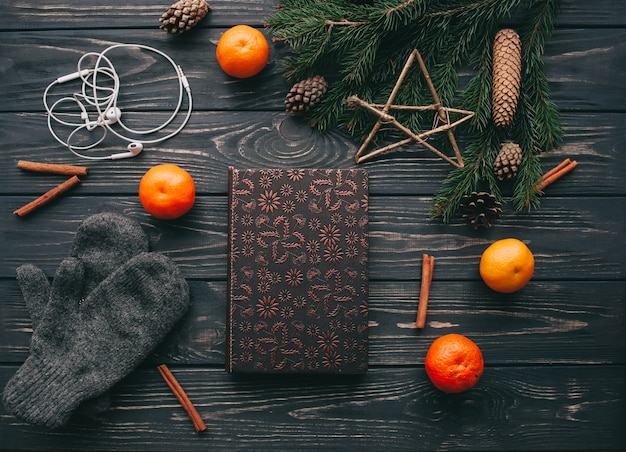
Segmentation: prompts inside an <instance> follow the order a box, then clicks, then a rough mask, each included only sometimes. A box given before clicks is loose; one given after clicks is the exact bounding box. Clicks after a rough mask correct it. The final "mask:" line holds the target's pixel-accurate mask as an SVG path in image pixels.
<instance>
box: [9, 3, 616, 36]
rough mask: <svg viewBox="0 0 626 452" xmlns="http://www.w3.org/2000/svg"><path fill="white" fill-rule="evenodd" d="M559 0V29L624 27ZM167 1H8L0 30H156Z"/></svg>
mask: <svg viewBox="0 0 626 452" xmlns="http://www.w3.org/2000/svg"><path fill="white" fill-rule="evenodd" d="M172 3H173V1H172ZM561 3H562V5H561V9H560V12H559V16H558V17H559V21H558V24H559V26H560V27H571V26H585V27H590V26H595V27H597V26H605V27H606V26H615V27H617V26H623V25H626V21H625V19H626V10H625V9H624V3H623V2H621V1H620V0H598V1H594V2H584V1H579V0H564V1H562V2H561ZM209 4H210V5H211V7H212V9H211V12H210V13H209V15H208V16H207V18H206V19H205V20H204V21H203V22H202V24H201V25H200V26H201V27H202V28H205V27H214V26H218V27H221V26H225V25H234V24H236V23H246V24H248V25H256V26H262V25H263V19H264V18H265V17H266V16H269V15H270V14H271V13H272V12H273V10H274V8H276V1H275V0H252V1H248V2H246V4H245V6H243V7H242V6H241V4H239V3H238V2H232V1H228V0H211V1H210V2H209ZM168 5H169V3H168V2H164V3H155V2H154V1H150V0H137V1H134V2H133V3H132V5H129V4H128V3H125V2H120V1H112V0H109V1H102V2H98V4H97V5H90V4H85V2H81V1H79V0H67V1H64V2H63V3H61V4H59V3H58V2H54V1H50V0H47V1H41V2H37V1H32V0H30V1H28V0H27V1H21V2H12V3H9V4H7V5H5V6H4V7H3V12H4V14H3V15H2V16H0V29H2V30H4V31H8V30H25V29H27V30H33V29H49V28H51V27H54V28H72V29H79V28H87V29H88V28H147V27H153V28H158V25H159V23H158V18H159V17H160V16H161V14H162V13H163V12H164V11H165V9H166V7H167V6H168ZM103 10H106V16H105V15H103V14H102V11H103Z"/></svg>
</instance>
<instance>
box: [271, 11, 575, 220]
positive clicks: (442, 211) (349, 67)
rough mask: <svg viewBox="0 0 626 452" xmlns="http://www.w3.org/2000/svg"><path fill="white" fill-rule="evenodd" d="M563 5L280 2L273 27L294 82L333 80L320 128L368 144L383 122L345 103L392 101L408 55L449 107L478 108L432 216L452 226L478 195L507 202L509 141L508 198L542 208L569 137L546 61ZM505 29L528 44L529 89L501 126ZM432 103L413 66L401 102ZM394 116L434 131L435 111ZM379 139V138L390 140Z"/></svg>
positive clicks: (525, 76) (525, 75) (320, 110)
mask: <svg viewBox="0 0 626 452" xmlns="http://www.w3.org/2000/svg"><path fill="white" fill-rule="evenodd" d="M559 5H560V1H559V0H440V1H429V0H371V1H370V2H368V3H364V4H355V3H351V2H350V1H349V0H284V1H282V0H281V2H280V4H279V7H278V8H277V10H276V12H275V13H274V14H272V15H271V16H270V17H269V18H267V20H266V24H267V26H268V28H269V30H270V31H271V32H272V34H273V36H274V39H275V40H278V41H282V42H285V43H287V44H288V45H289V46H290V48H291V50H292V52H291V54H290V55H289V56H288V57H287V58H285V61H284V63H285V67H284V76H285V78H286V79H287V80H288V81H291V82H296V81H299V80H302V79H305V78H307V77H310V76H312V75H315V74H321V75H324V76H325V77H326V78H327V80H329V82H330V83H329V87H328V91H327V93H326V95H325V96H324V98H323V99H322V101H321V102H320V103H319V104H317V105H316V107H315V108H314V109H313V110H312V111H311V112H310V113H309V116H308V120H309V122H310V123H311V124H312V125H314V126H315V127H317V128H318V129H320V130H322V131H324V130H329V129H331V128H334V127H341V128H344V129H345V130H347V131H349V132H350V133H351V134H352V135H353V136H354V137H355V138H356V139H363V137H364V136H365V135H366V134H367V133H368V132H369V130H370V129H371V127H372V125H373V124H374V122H375V121H376V118H373V117H372V116H371V115H369V114H367V113H366V112H362V111H355V110H354V109H352V108H350V107H348V106H347V105H346V104H345V99H346V98H347V97H348V96H350V95H357V96H359V97H360V98H361V99H363V100H365V101H367V102H372V103H381V104H382V103H385V101H386V100H387V98H388V97H389V94H390V93H391V91H392V89H393V86H394V85H395V83H396V81H397V79H398V75H399V73H400V71H401V70H402V67H403V66H404V64H405V62H406V59H407V58H408V56H409V55H410V53H411V52H412V51H413V50H414V49H418V50H419V51H420V53H421V54H422V56H423V58H424V61H425V64H426V66H427V68H428V70H429V73H430V76H431V78H432V82H433V84H434V85H435V87H436V89H437V92H438V94H439V97H440V99H441V101H442V103H443V105H447V106H450V107H452V106H454V104H455V103H458V105H460V107H459V108H463V109H466V110H471V111H474V112H475V116H474V118H472V121H471V122H470V123H469V124H467V125H464V126H461V127H459V128H458V129H459V130H457V134H463V133H465V134H466V140H465V143H466V144H465V150H464V155H463V160H464V162H465V166H464V167H462V168H454V169H452V170H451V171H450V173H449V175H448V177H447V178H446V179H445V180H444V181H443V184H442V186H441V188H440V189H439V191H438V192H437V193H436V194H435V196H434V203H433V208H432V211H431V214H432V215H433V216H434V217H441V218H442V220H443V221H444V222H449V221H451V220H452V219H453V218H454V216H455V214H456V213H458V208H459V203H460V201H461V198H462V197H463V195H465V194H469V193H471V192H472V191H478V190H487V191H489V192H491V193H492V194H493V195H495V196H496V198H497V199H498V200H499V201H500V202H504V196H503V194H502V193H501V187H500V186H499V184H498V181H497V179H496V177H495V174H494V171H493V162H494V160H495V158H496V156H497V154H498V152H499V149H500V146H501V143H502V142H504V141H507V140H509V141H514V142H516V143H518V144H519V145H520V147H521V148H522V150H523V159H522V163H521V165H520V168H519V169H518V174H517V177H516V178H515V179H514V181H515V182H514V186H513V190H512V195H511V200H512V202H513V204H514V206H515V208H516V210H518V211H521V210H527V209H530V208H537V207H539V202H540V196H541V192H538V191H537V190H536V184H537V182H538V181H539V179H540V178H541V174H542V173H541V165H540V163H539V155H540V153H541V152H546V151H549V150H551V149H554V148H555V147H558V146H559V145H560V144H561V142H562V140H563V130H562V126H561V123H560V117H559V112H558V109H557V107H556V106H555V105H554V103H553V102H552V100H551V98H550V88H549V86H548V81H547V77H546V74H545V70H544V65H543V61H542V59H541V57H542V55H543V52H544V49H545V46H546V44H547V43H548V41H549V39H550V37H551V35H552V31H553V29H554V25H555V23H556V17H557V14H558V10H559ZM505 23H506V24H507V25H504V24H505ZM505 26H506V27H511V28H514V29H515V30H516V31H517V32H518V33H519V34H520V37H521V40H522V86H521V93H520V99H519V103H518V110H517V112H516V115H515V120H514V123H513V124H512V125H511V126H510V127H508V128H506V129H505V130H499V129H497V128H496V127H495V126H494V124H493V121H492V119H491V82H492V74H491V72H492V55H491V53H492V47H493V38H494V36H495V33H496V32H497V31H498V30H499V29H500V28H504V27H505ZM461 68H463V69H464V70H467V69H468V68H470V69H471V70H473V71H475V75H473V76H472V77H471V78H470V80H469V82H467V84H466V86H465V87H459V76H458V74H459V70H460V69H461ZM432 102H433V100H432V98H431V95H430V91H429V89H428V86H427V84H426V81H425V80H424V77H423V75H422V74H421V71H420V70H419V68H418V67H417V64H416V65H415V68H411V71H410V73H409V75H408V76H407V78H406V79H405V82H404V84H403V86H402V88H401V90H400V92H399V93H398V95H397V97H396V100H395V103H396V104H401V105H427V104H430V103H432ZM394 116H395V117H396V119H398V120H399V121H400V122H401V123H403V124H405V125H406V126H408V127H410V128H411V130H414V131H416V132H419V131H420V130H422V128H426V127H431V125H432V124H431V123H429V121H432V115H426V114H423V113H422V114H420V113H415V112H412V113H411V112H396V111H394ZM378 135H379V136H377V137H376V139H377V140H385V138H389V137H388V136H387V135H385V134H384V133H380V134H378Z"/></svg>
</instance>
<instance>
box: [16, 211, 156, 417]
mask: <svg viewBox="0 0 626 452" xmlns="http://www.w3.org/2000/svg"><path fill="white" fill-rule="evenodd" d="M148 247H149V241H148V237H147V236H146V234H145V233H144V232H143V229H142V228H141V226H140V225H139V223H137V222H135V221H133V220H131V219H130V218H127V217H125V216H123V215H119V214H116V213H99V214H96V215H92V216H90V217H88V218H86V219H85V220H84V221H83V222H82V223H81V224H80V225H79V226H78V230H77V231H76V237H75V238H74V242H73V243H72V248H71V251H70V256H71V258H75V259H78V260H80V261H82V264H83V267H84V272H85V278H84V281H83V285H82V290H80V291H78V292H77V293H76V296H77V297H78V298H77V299H78V300H80V299H81V298H85V297H86V296H87V295H88V294H89V292H91V291H92V290H93V289H94V288H95V287H96V286H97V285H98V284H100V282H102V281H103V280H104V278H106V277H107V276H109V275H110V274H111V273H113V272H114V271H115V270H116V269H117V268H119V267H120V266H122V264H124V263H125V262H127V261H128V260H129V259H130V258H132V257H133V256H136V255H138V254H140V253H142V252H146V251H148ZM16 274H17V282H18V284H19V286H20V289H21V291H22V295H23V296H24V301H25V302H26V306H27V308H28V311H29V313H30V317H31V319H32V322H33V330H35V329H37V328H38V326H39V322H40V320H41V317H42V316H43V312H44V309H45V307H46V305H47V304H48V299H49V297H50V284H49V282H48V279H47V277H46V275H45V274H44V272H43V271H42V270H41V269H39V268H38V267H36V266H34V265H30V264H26V265H22V266H20V267H18V268H17V270H16ZM73 305H76V303H75V302H73ZM110 404H111V401H110V397H109V394H102V395H101V396H99V397H97V398H95V399H93V400H88V401H85V403H83V404H82V405H81V407H80V410H81V411H82V412H83V413H85V414H94V413H101V412H103V411H106V410H107V409H108V408H109V406H110Z"/></svg>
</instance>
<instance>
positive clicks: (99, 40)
mask: <svg viewBox="0 0 626 452" xmlns="http://www.w3.org/2000/svg"><path fill="white" fill-rule="evenodd" d="M5 3H7V2H5ZM275 3H276V2H275V1H274V0H255V1H252V2H237V1H228V0H221V1H215V0H213V1H211V5H212V6H213V10H212V12H211V13H210V15H209V17H208V18H207V20H205V21H204V22H203V24H202V26H201V28H200V29H198V30H195V31H194V32H193V33H189V34H187V35H186V36H181V37H177V38H174V37H171V36H167V35H166V34H165V33H164V32H162V31H161V30H159V29H158V20H157V19H158V17H159V16H160V15H161V13H162V12H163V11H164V10H165V8H166V7H167V6H168V5H167V4H161V3H158V2H154V1H149V0H139V1H136V2H131V3H130V4H128V3H125V2H119V1H114V0H108V1H106V0H103V1H101V2H84V1H78V0H67V1H66V2H62V3H58V2H53V1H50V0H42V1H32V0H30V1H29V0H24V1H21V2H10V3H7V4H6V5H4V6H3V7H2V13H1V14H0V30H1V31H0V36H1V39H0V74H1V76H0V95H1V98H2V104H1V106H0V124H1V125H0V149H1V152H0V168H2V170H1V171H2V183H1V184H0V185H1V188H0V209H1V215H0V249H1V250H2V251H1V259H0V386H1V387H4V385H5V384H6V382H7V380H8V379H9V378H10V376H11V375H13V373H14V372H15V371H16V370H17V368H18V367H19V366H20V364H21V363H22V362H23V361H24V360H25V359H26V357H27V355H28V345H29V339H30V336H31V332H32V330H31V322H30V319H29V317H28V315H27V311H26V308H25V305H24V302H23V299H22V296H21V293H20V291H19V289H18V285H17V283H16V280H15V268H16V267H17V266H19V265H21V264H24V263H27V262H30V263H34V264H37V265H39V266H41V267H42V268H43V269H44V270H45V272H46V274H47V275H49V276H50V277H52V275H53V274H54V271H55V269H56V268H57V266H58V264H59V262H60V261H61V259H62V258H63V257H65V256H66V255H67V253H68V251H69V246H70V244H71V242H72V239H73V237H74V233H75V231H76V227H77V225H78V224H79V222H80V221H81V220H82V219H83V218H85V217H86V216H88V215H90V214H93V213H96V212H101V211H115V212H121V213H124V214H126V215H128V216H130V217H132V218H134V219H136V220H138V221H139V222H140V223H141V224H142V226H143V227H144V228H145V230H146V231H147V233H148V234H149V236H150V238H151V242H152V248H153V249H154V250H156V251H160V252H163V253H165V254H167V255H168V256H170V257H171V258H172V259H174V260H175V261H176V263H177V264H178V265H179V266H180V267H181V269H182V270H183V272H184V275H185V277H186V278H187V279H188V281H189V284H190V287H191V296H192V306H191V309H190V311H189V312H188V314H187V316H186V317H185V319H184V320H183V321H182V323H181V324H180V325H179V326H178V327H177V328H176V329H175V331H174V332H173V333H172V334H171V335H170V336H168V338H167V339H166V341H165V343H164V344H162V345H161V346H160V347H159V348H158V349H157V350H156V352H155V353H154V354H153V355H152V356H151V357H150V358H149V359H148V360H147V361H146V362H145V363H144V364H143V365H142V366H140V368H139V369H137V370H136V371H134V372H133V373H132V374H131V375H130V376H129V377H127V378H126V379H124V380H123V381H122V382H121V383H120V384H119V385H118V386H116V387H115V388H114V390H113V399H112V404H113V406H112V409H111V410H110V411H109V412H107V413H105V414H102V415H101V416H99V417H98V418H97V419H89V418H80V417H79V418H75V419H72V421H71V423H70V424H69V425H68V426H67V427H65V428H63V429H61V430H59V431H55V432H46V431H42V430H39V429H37V428H34V427H32V426H29V425H27V424H25V423H23V422H21V421H20V420H18V419H16V418H14V417H12V416H11V415H9V414H8V413H7V412H6V411H5V410H4V408H3V407H2V408H0V438H1V440H0V447H2V448H7V449H11V450H18V449H24V450H35V449H55V450H75V449H76V450H90V449H94V450H149V451H155V450H214V449H228V450H230V449H236V448H242V449H253V450H256V449H318V448H319V449H343V450H351V449H370V450H397V449H406V450H442V449H450V450H464V449H472V450H476V449H478V450H504V449H515V450H530V449H543V450H546V449H547V450H575V449H580V450H607V449H608V450H617V449H626V439H625V437H626V435H625V434H624V427H626V421H625V419H626V410H625V404H626V384H625V376H626V321H625V314H626V270H625V268H626V255H625V253H624V250H625V246H624V245H625V244H626V241H625V238H624V237H625V233H626V230H625V224H626V222H625V220H626V215H625V212H626V188H625V187H626V185H625V184H624V176H625V175H626V163H625V162H626V154H625V153H624V141H625V139H626V108H625V107H624V105H626V90H624V82H625V81H626V3H625V2H623V1H621V0H596V1H594V2H588V1H584V0H564V1H563V6H562V10H561V13H560V15H559V24H558V27H557V29H556V31H555V33H554V35H553V38H552V39H551V41H550V43H549V45H548V46H547V48H546V52H545V56H544V61H545V64H546V70H547V73H548V76H549V81H550V86H551V89H552V93H553V97H554V100H555V102H556V103H557V105H558V107H559V108H560V110H561V113H562V121H563V125H564V129H565V133H566V136H565V141H564V144H563V146H562V148H560V149H558V150H556V151H553V152H551V153H549V154H546V155H545V156H544V157H543V158H542V164H543V165H544V167H545V168H546V169H547V168H550V167H552V166H554V165H556V164H557V163H558V162H560V161H561V160H563V159H564V158H566V157H570V158H574V159H576V160H577V161H578V162H579V167H578V168H577V169H576V170H575V171H574V172H573V173H571V174H570V175H568V176H566V177H565V178H564V179H562V180H560V181H559V182H557V183H555V184H554V185H552V186H550V187H549V189H547V193H546V196H545V198H544V199H543V202H542V205H541V208H540V209H539V210H533V211H531V212H530V213H515V212H514V211H513V210H512V207H507V208H506V209H505V212H504V216H503V218H501V219H500V220H499V221H497V224H496V226H495V227H493V228H492V229H490V230H486V231H485V230H480V231H473V230H472V229H470V228H469V227H468V226H467V225H465V224H463V223H461V222H453V223H452V224H442V223H441V222H440V221H439V220H431V219H429V217H428V210H429V207H430V203H431V199H432V195H433V194H434V193H435V192H436V191H437V189H438V188H439V187H440V184H441V182H442V180H443V178H444V177H445V175H446V174H447V172H448V171H449V170H450V168H449V166H448V165H447V164H446V163H444V162H442V161H440V160H438V159H437V158H433V157H432V156H431V155H429V154H428V153H427V152H426V151H424V150H421V149H419V148H415V149H414V150H413V151H411V152H406V153H402V154H398V155H396V156H395V157H394V158H389V159H383V160H380V161H376V162H372V163H368V164H365V165H361V166H362V167H363V168H365V169H367V170H368V171H369V174H370V205H371V211H370V212H371V213H370V215H371V218H370V220H371V223H370V237H371V247H370V250H371V252H370V262H371V267H370V274H371V283H370V290H371V299H370V338H371V341H370V352H369V353H370V354H369V360H370V370H369V372H368V373H367V374H366V375H365V376H363V377H358V378H356V377H355V378H319V377H316V378H312V377H306V376H300V377H294V378H278V377H260V376H257V377H247V378H246V377H242V376H234V375H229V374H227V373H226V372H225V371H224V370H223V366H224V326H225V288H226V228H227V224H226V220H227V211H226V174H227V168H228V166H229V165H234V166H237V167H274V166H279V167H285V168H286V167H325V168H331V167H340V168H344V167H353V166H354V163H353V157H354V154H355V152H356V149H357V147H358V143H355V142H354V141H353V140H352V139H351V138H350V137H349V136H347V135H346V134H344V133H342V132H340V131H331V132H330V133H328V134H325V135H321V134H319V133H317V132H314V131H312V130H311V129H310V128H309V127H308V126H307V125H306V124H303V123H302V122H300V121H298V120H296V119H293V118H290V117H288V116H286V115H285V113H284V112H283V98H284V95H285V93H286V91H287V90H288V88H289V86H288V84H287V83H286V82H285V81H284V80H283V79H282V78H281V76H280V66H279V65H280V60H281V58H282V57H284V55H285V49H284V48H278V47H275V46H272V50H271V57H270V63H269V65H268V67H267V68H266V69H265V70H264V71H263V72H262V73H261V74H260V75H259V76H257V77H255V78H254V79H252V80H243V81H240V80H235V79H232V78H230V77H228V76H226V75H225V74H224V73H223V72H222V71H221V70H220V69H219V67H218V66H217V64H216V61H215V56H214V52H215V45H216V43H217V40H218V38H219V36H220V34H221V33H222V32H223V31H224V30H225V29H226V28H228V27H229V26H231V25H234V24H237V23H245V24H250V25H253V26H257V27H261V28H262V26H263V20H264V18H265V17H267V16H268V15H269V14H271V13H272V11H273V8H274V7H275ZM116 43H134V44H144V45H149V46H154V47H156V48H158V49H160V50H162V51H164V52H166V53H168V54H169V55H171V56H172V57H173V58H174V59H175V60H176V62H177V63H179V64H180V65H181V66H182V67H183V69H184V71H185V73H186V75H187V77H188V78H189V82H190V84H191V89H192V92H193V96H194V111H193V115H192V117H191V121H190V123H189V124H188V126H187V127H186V128H185V130H184V131H183V132H182V133H181V134H180V135H179V136H177V137H175V138H173V139H171V140H169V141H167V142H165V143H163V144H161V145H159V146H153V147H147V149H146V150H145V151H144V152H143V154H141V155H140V156H139V157H137V158H135V159H130V160H118V161H114V162H111V161H107V162H94V163H91V162H85V161H83V160H80V159H78V158H77V157H74V156H72V155H71V154H70V153H69V152H68V150H67V149H66V148H63V146H60V145H58V144H57V143H56V142H55V141H54V140H53V139H52V137H51V135H50V134H49V132H48V130H47V127H46V120H45V114H44V110H43V106H42V101H41V97H42V94H43V90H44V88H45V87H46V86H47V84H48V83H50V82H51V81H52V80H54V79H55V78H56V77H59V76H61V75H64V74H67V73H70V72H73V71H75V70H76V62H77V60H78V58H79V57H80V56H81V55H82V54H83V53H85V52H89V51H102V50H103V49H104V48H105V47H107V46H109V45H112V44H116ZM145 61H147V62H148V64H147V65H146V69H149V66H150V64H149V63H150V61H149V59H147V60H145ZM145 61H144V62H145ZM127 69H128V68H127ZM142 70H143V69H142ZM141 75H142V73H140V74H139V76H138V79H137V80H138V82H137V83H133V84H131V85H130V86H128V87H127V88H125V89H127V91H126V92H127V96H128V97H127V98H126V99H128V100H127V108H129V109H130V110H131V111H132V110H134V111H139V112H143V115H142V116H141V118H142V121H145V122H146V123H154V122H156V121H157V120H158V118H160V117H161V116H163V114H164V113H165V111H166V110H168V108H170V107H171V105H166V106H165V107H158V106H155V104H154V103H153V100H154V99H155V96H157V97H158V96H159V93H155V92H154V90H151V88H152V87H153V85H152V83H151V82H152V81H150V80H148V81H146V80H145V79H142V78H141ZM141 80H143V81H142V82H140V81H141ZM153 81H154V82H156V81H157V80H153ZM146 82H147V83H146ZM161 94H162V97H165V96H166V95H167V94H169V93H161ZM124 147H125V144H123V143H122V144H121V143H120V142H119V141H115V140H112V141H111V142H107V143H106V146H105V147H104V148H105V149H108V150H110V151H111V152H122V151H123V150H124ZM20 159H24V160H34V161H43V162H49V163H68V164H78V165H80V164H86V165H87V166H88V167H89V168H90V173H89V175H88V177H86V178H84V180H83V182H82V183H81V185H80V186H79V187H77V188H74V189H73V190H72V191H71V192H70V193H68V194H66V195H65V196H63V197H62V198H61V199H58V200H56V201H55V202H54V203H52V204H50V205H48V206H46V207H44V208H42V209H41V210H39V211H37V212H35V213H33V214H32V215H30V216H28V217H25V218H19V217H17V216H16V215H13V211H14V210H15V209H16V208H18V207H19V206H21V205H23V204H25V203H26V202H28V201H30V200H31V199H33V198H35V197H36V196H38V195H40V194H41V193H43V192H45V191H46V190H48V189H49V188H50V187H51V186H53V185H55V184H57V183H58V182H60V180H61V179H59V177H58V176H50V175H36V174H30V173H25V172H23V171H20V170H18V169H17V168H16V163H17V161H18V160H20ZM159 163H175V164H178V165H180V166H182V167H184V168H185V169H187V170H188V171H189V172H190V173H191V175H192V176H193V177H194V179H195V181H196V184H197V190H198V197H197V202H196V205H195V207H194V208H193V209H192V211H191V212H190V213H189V214H187V215H186V216H184V217H183V218H181V219H179V220H175V221H159V220H156V219H154V218H152V217H151V216H149V215H148V214H146V213H145V212H144V210H143V209H142V207H141V205H140V203H139V200H138V197H137V194H136V193H137V187H138V183H139V179H140V177H141V176H142V175H143V173H144V172H145V171H146V170H147V169H148V168H150V167H152V166H154V165H156V164H159ZM509 236H513V237H517V238H520V239H522V240H524V241H525V242H527V243H528V244H529V246H530V248H531V249H532V250H533V252H534V254H535V257H536V270H535V276H534V278H533V280H532V281H531V283H530V284H529V285H528V286H527V287H526V288H524V289H523V290H522V291H520V292H518V293H515V294H513V295H498V294H496V293H494V292H492V291H490V290H489V289H487V288H486V287H485V285H484V284H483V283H482V281H481V280H480V277H479V274H478V260H479V257H480V254H481V253H482V251H483V250H484V248H485V247H486V246H487V244H488V243H490V242H492V241H494V240H497V239H499V238H504V237H509ZM423 253H429V254H432V255H434V256H436V259H437V265H436V268H435V274H434V282H433V286H432V291H431V300H430V307H429V313H428V322H427V326H426V328H425V329H424V330H421V331H420V330H417V329H415V328H414V327H413V326H412V323H413V322H414V320H415V313H416V308H417V299H418V294H419V286H420V269H421V256H422V254H423ZM450 332H456V333H461V334H465V335H467V336H469V337H470V338H472V339H474V340H475V341H476V342H477V343H478V344H479V346H480V347H481V349H482V351H483V353H484V356H485V361H486V369H485V373H484V376H483V378H482V379H481V380H480V382H479V384H478V385H477V386H476V387H475V388H474V389H472V390H470V391H469V392H466V393H464V394H460V395H445V394H443V393H441V392H438V391H437V390H436V389H434V388H433V386H432V385H431V383H430V382H429V381H428V379H427V377H426V374H425V371H424V366H423V363H424V355H425V353H426V350H427V348H428V346H429V344H430V343H431V341H432V340H434V339H435V338H436V337H438V336H441V335H443V334H445V333H450ZM160 363H166V364H168V366H169V367H170V368H171V369H172V371H173V372H174V373H175V375H176V376H177V377H178V378H179V381H180V382H181V384H182V385H183V387H184V388H185V389H186V390H187V391H188V394H189V396H190V397H191V399H192V400H193V401H194V403H195V404H196V406H197V407H198V410H199V411H200V413H201V414H202V416H203V417H204V419H205V422H206V423H207V426H208V429H207V431H206V432H204V433H203V434H197V433H195V431H194V430H193V428H192V425H191V423H190V422H189V419H188V418H187V416H186V415H185V413H184V411H183V410H182V409H181V407H180V405H179V404H178V402H177V401H176V400H175V398H174V397H173V395H172V393H171V392H170V391H169V389H168V388H167V387H166V386H165V384H164V382H163V380H162V379H161V377H160V376H159V374H158V373H157V370H156V365H158V364H160Z"/></svg>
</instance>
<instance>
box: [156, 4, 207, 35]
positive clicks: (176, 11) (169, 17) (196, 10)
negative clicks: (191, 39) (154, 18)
mask: <svg viewBox="0 0 626 452" xmlns="http://www.w3.org/2000/svg"><path fill="white" fill-rule="evenodd" d="M209 9H211V7H210V6H209V4H208V3H207V2H206V0H180V1H178V2H176V3H174V4H173V5H172V6H170V7H169V8H167V11H165V12H164V13H163V15H162V16H161V17H160V18H159V22H161V25H160V26H159V28H160V29H161V30H164V31H166V32H167V33H169V34H172V35H176V34H180V33H184V32H185V31H189V30H191V29H192V28H193V27H195V26H196V25H198V23H199V22H200V21H201V20H202V19H204V16H206V15H207V13H208V12H209Z"/></svg>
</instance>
